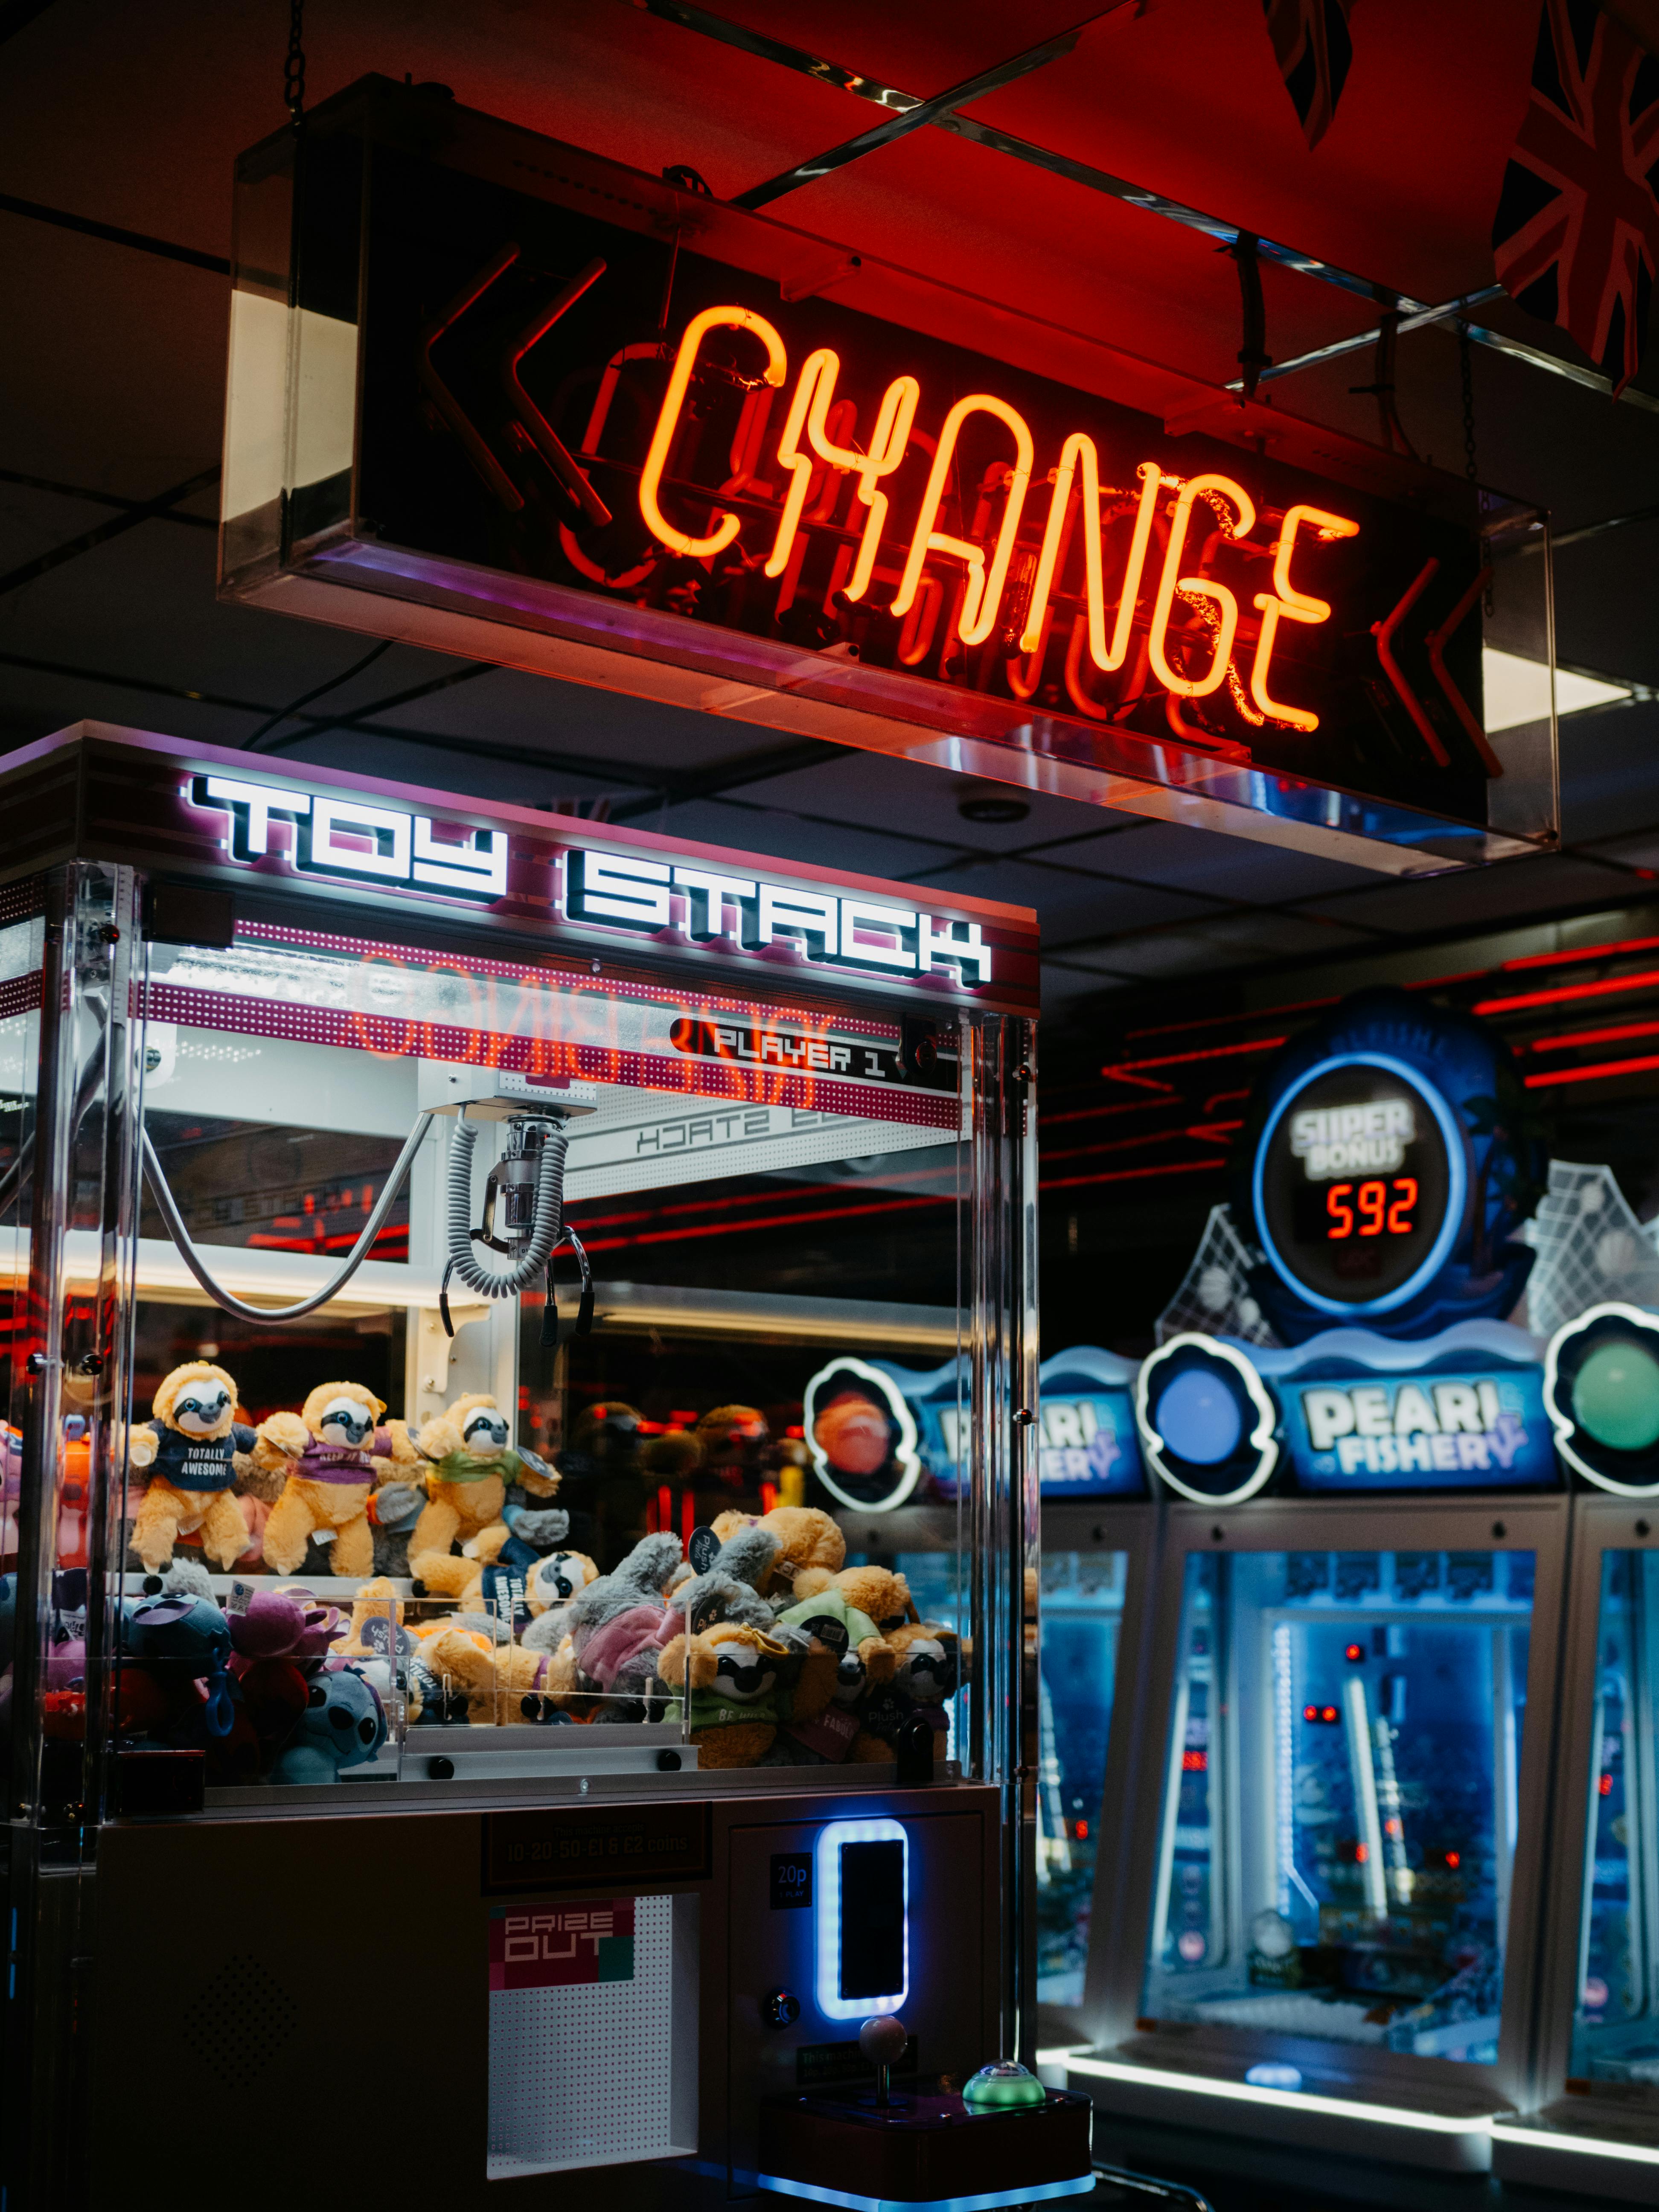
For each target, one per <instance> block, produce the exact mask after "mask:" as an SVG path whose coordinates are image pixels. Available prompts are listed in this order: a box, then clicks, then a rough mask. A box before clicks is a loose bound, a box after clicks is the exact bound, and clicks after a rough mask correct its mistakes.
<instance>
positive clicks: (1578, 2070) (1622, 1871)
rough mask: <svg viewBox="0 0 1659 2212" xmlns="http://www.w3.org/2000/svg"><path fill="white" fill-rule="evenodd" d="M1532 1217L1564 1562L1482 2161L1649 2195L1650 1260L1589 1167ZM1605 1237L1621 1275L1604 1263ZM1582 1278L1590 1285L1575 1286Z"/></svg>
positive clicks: (1655, 2114)
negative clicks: (1542, 1811)
mask: <svg viewBox="0 0 1659 2212" xmlns="http://www.w3.org/2000/svg"><path fill="white" fill-rule="evenodd" d="M1541 1227H1542V1230H1543V1239H1542V1242H1543V1243H1544V1250H1543V1252H1542V1253H1541V1264H1544V1262H1545V1261H1549V1262H1552V1263H1553V1265H1552V1267H1551V1273H1552V1278H1553V1280H1555V1281H1556V1282H1558V1283H1560V1284H1561V1285H1564V1286H1567V1287H1568V1288H1569V1290H1570V1295H1569V1296H1568V1297H1567V1298H1566V1299H1565V1301H1560V1302H1558V1304H1559V1305H1560V1306H1561V1308H1562V1310H1563V1317H1562V1318H1561V1320H1560V1322H1559V1326H1558V1327H1557V1328H1556V1329H1555V1331H1554V1333H1553V1336H1552V1338H1551V1340H1550V1342H1549V1346H1548V1349H1547V1353H1546V1356H1545V1361H1544V1390H1545V1398H1546V1404H1547V1409H1548V1412H1549V1414H1550V1419H1551V1421H1552V1423H1553V1426H1554V1429H1555V1435H1556V1449H1557V1451H1558V1453H1559V1456H1560V1459H1561V1461H1562V1463H1563V1466H1564V1468H1565V1470H1566V1471H1567V1473H1568V1474H1569V1476H1570V1479H1571V1480H1572V1482H1573V1485H1574V1488H1575V1495H1574V1498H1573V1500H1572V1519H1573V1531H1572V1569H1571V1583H1570V1586H1569V1590H1568V1598H1567V1623H1566V1633H1565V1638H1564V1644H1565V1657H1564V1662H1563V1674H1562V1684H1561V1694H1560V1715H1561V1718H1560V1724H1559V1726H1560V1733H1559V1753H1558V1758H1557V1778H1556V1793H1555V1806H1554V1817H1553V1838H1552V1873H1551V1878H1550V1883H1549V1889H1548V1893H1547V1899H1546V1900H1545V1913H1544V1921H1543V1941H1542V1959H1541V1977H1540V1978H1541V1993H1540V2002H1539V2009H1538V2020H1539V2035H1538V2045H1537V2049H1536V2051H1535V2054H1534V2073H1533V2081H1532V2094H1531V2098H1530V2099H1529V2100H1528V2112H1527V2113H1526V2115H1525V2117H1523V2118H1516V2119H1510V2118H1504V2119H1503V2120H1501V2121H1500V2122H1499V2123H1498V2124H1496V2125H1495V2126H1494V2128H1493V2130H1492V2133H1493V2138H1494V2140H1493V2146H1492V2165H1493V2168H1494V2170H1495V2171H1496V2172H1498V2174H1500V2175H1501V2176H1502V2177H1503V2178H1504V2179H1505V2180H1509V2181H1515V2182H1518V2183H1523V2184H1527V2185H1533V2186H1543V2187H1549V2188H1553V2189H1555V2190H1558V2191H1562V2192H1563V2193H1565V2194H1567V2195H1570V2196H1573V2197H1578V2198H1582V2199H1584V2200H1589V2199H1592V2198H1594V2199H1610V2200H1613V2201H1616V2202H1624V2203H1639V2204H1650V2203H1653V2202H1654V2201H1655V2199H1656V2197H1659V1847H1656V1834H1659V1826H1656V1824H1659V1315H1656V1311H1655V1306H1656V1304H1659V1298H1656V1291H1659V1270H1656V1269H1655V1267H1654V1265H1653V1261H1652V1259H1651V1256H1650V1254H1651V1246H1650V1243H1649V1242H1648V1240H1647V1238H1646V1237H1645V1235H1644V1234H1643V1233H1642V1231H1641V1227H1640V1225H1639V1224H1638V1223H1637V1221H1636V1220H1635V1218H1634V1216H1633V1215H1632V1214H1631V1213H1630V1212H1629V1210H1628V1208H1627V1207H1626V1202H1625V1200H1624V1199H1623V1197H1622V1195H1621V1194H1620V1192H1619V1190H1618V1187H1617V1185H1616V1183H1615V1182H1613V1177H1612V1176H1611V1175H1610V1174H1609V1173H1608V1172H1607V1170H1605V1169H1596V1168H1586V1167H1579V1166H1577V1165H1569V1164H1565V1163H1557V1164H1555V1165H1554V1167H1553V1171H1552V1176H1551V1191H1550V1195H1549V1198H1548V1199H1547V1200H1546V1203H1545V1206H1544V1207H1543V1208H1542V1209H1541ZM1610 1239H1613V1240H1620V1241H1617V1242H1610V1241H1609V1240H1610ZM1586 1244H1588V1245H1589V1247H1590V1249H1589V1250H1588V1251H1586V1250H1584V1249H1583V1247H1584V1246H1585V1245H1586ZM1575 1247H1577V1248H1578V1249H1574V1248H1575ZM1615 1253H1616V1254H1618V1255H1620V1257H1621V1258H1622V1259H1623V1261H1625V1263H1626V1264H1625V1267H1624V1269H1623V1270H1622V1272H1623V1273H1624V1274H1625V1279H1624V1280H1623V1281H1619V1280H1612V1281H1609V1280H1607V1279H1605V1265H1606V1262H1607V1261H1608V1260H1609V1258H1611V1257H1612V1256H1613V1255H1614V1254H1615ZM1587 1263H1588V1264H1587ZM1598 1275H1600V1276H1601V1277H1602V1278H1603V1279H1601V1280H1598V1279H1597V1278H1598ZM1587 1287H1589V1288H1591V1289H1592V1290H1593V1291H1594V1292H1595V1293H1601V1294H1600V1295H1593V1296H1592V1297H1591V1298H1590V1299H1589V1302H1588V1303H1585V1302H1584V1294H1585V1291H1586V1288H1587ZM1608 1291H1611V1292H1613V1293H1614V1295H1613V1296H1607V1295H1605V1293H1607V1292H1608Z"/></svg>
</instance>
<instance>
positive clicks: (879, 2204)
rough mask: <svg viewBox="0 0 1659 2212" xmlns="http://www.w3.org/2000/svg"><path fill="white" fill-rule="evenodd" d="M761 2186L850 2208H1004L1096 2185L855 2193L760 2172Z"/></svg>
mask: <svg viewBox="0 0 1659 2212" xmlns="http://www.w3.org/2000/svg"><path fill="white" fill-rule="evenodd" d="M755 2184H756V2186H757V2188H760V2189H775V2190H776V2191H777V2192H778V2194H779V2196H781V2197H810V2198H811V2201H812V2203H815V2204H839V2205H842V2206H844V2207H845V2208H846V2212H1000V2208H1001V2207H1003V2206H1005V2205H1011V2204H1046V2203H1050V2202H1052V2200H1053V2199H1054V2197H1087V2196H1089V2195H1090V2194H1091V2192H1092V2191H1093V2189H1094V2186H1095V2177H1094V2175H1093V2174H1092V2173H1080V2174H1079V2175H1078V2177H1077V2179H1075V2180H1074V2181H1039V2182H1036V2183H1033V2184H1031V2185H1028V2186H1027V2187H1026V2188H1024V2189H993V2190H991V2191H988V2192H987V2194H986V2195H985V2196H983V2197H855V2196H854V2194H853V2192H852V2191H851V2190H850V2189H823V2188H820V2187H819V2185H818V2184H817V2182H815V2181H786V2180H784V2179H782V2177H781V2175H779V2174H775V2173H757V2175H756V2176H755Z"/></svg>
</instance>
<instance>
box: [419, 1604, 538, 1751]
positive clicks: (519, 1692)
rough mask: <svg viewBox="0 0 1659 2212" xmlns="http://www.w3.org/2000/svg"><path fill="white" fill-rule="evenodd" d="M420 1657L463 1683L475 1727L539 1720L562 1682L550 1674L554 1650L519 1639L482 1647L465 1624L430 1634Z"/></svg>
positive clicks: (434, 1670)
mask: <svg viewBox="0 0 1659 2212" xmlns="http://www.w3.org/2000/svg"><path fill="white" fill-rule="evenodd" d="M421 1656H422V1661H423V1662H424V1663H425V1665H426V1666H427V1668H428V1669H429V1670H430V1671H431V1672H432V1673H433V1674H435V1675H436V1676H439V1677H440V1678H441V1677H444V1676H447V1677H448V1678H449V1680H451V1681H453V1682H454V1683H455V1684H457V1685H458V1686H459V1688H460V1690H461V1692H463V1694H464V1695H465V1699H466V1701H467V1718H468V1719H469V1720H470V1721H471V1723H472V1724H473V1725H474V1727H485V1728H500V1727H501V1726H503V1725H506V1724H508V1723H513V1722H520V1723H521V1722H524V1721H527V1720H534V1719H539V1718H540V1717H541V1707H542V1705H543V1704H544V1701H545V1700H546V1699H547V1698H548V1697H549V1694H550V1692H551V1691H552V1690H553V1689H554V1688H556V1687H558V1686H560V1685H559V1684H558V1683H556V1682H554V1681H551V1680H550V1679H549V1678H550V1674H552V1671H553V1667H554V1661H553V1656H552V1655H550V1653H548V1652H545V1651H529V1650H526V1649H525V1648H524V1646H523V1645H522V1644H495V1645H494V1646H492V1647H489V1648H484V1647H482V1646H481V1645H480V1644H479V1643H477V1641H475V1639H474V1638H472V1637H471V1635H469V1634H468V1633H467V1632H465V1630H463V1629H456V1628H446V1629H444V1630H442V1631H441V1632H440V1633H439V1634H438V1635H436V1636H435V1637H432V1638H429V1639H428V1642H427V1643H426V1644H425V1645H424V1646H423V1647H422V1653H421Z"/></svg>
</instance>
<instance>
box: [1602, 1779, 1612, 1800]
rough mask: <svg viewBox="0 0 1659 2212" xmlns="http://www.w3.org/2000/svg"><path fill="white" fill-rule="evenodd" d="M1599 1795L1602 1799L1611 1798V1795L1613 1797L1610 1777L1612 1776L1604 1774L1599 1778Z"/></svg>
mask: <svg viewBox="0 0 1659 2212" xmlns="http://www.w3.org/2000/svg"><path fill="white" fill-rule="evenodd" d="M1601 1795H1602V1796H1604V1797H1611V1796H1612V1795H1613V1777H1612V1775H1610V1774H1604V1775H1603V1776H1602V1777H1601Z"/></svg>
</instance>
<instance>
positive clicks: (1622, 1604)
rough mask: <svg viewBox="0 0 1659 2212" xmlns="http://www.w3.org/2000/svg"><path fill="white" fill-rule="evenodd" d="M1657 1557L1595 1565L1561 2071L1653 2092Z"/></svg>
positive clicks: (1658, 1922) (1656, 2079) (1658, 1872)
mask: <svg viewBox="0 0 1659 2212" xmlns="http://www.w3.org/2000/svg"><path fill="white" fill-rule="evenodd" d="M1656 1708H1659V1559H1654V1558H1653V1557H1652V1556H1651V1555H1650V1554H1649V1553H1645V1552H1633V1551H1632V1552H1626V1551H1609V1552H1607V1553H1604V1554H1603V1556H1602V1561H1601V1616H1600V1622H1599V1627H1598V1632H1597V1649H1596V1668H1595V1735H1594V1737H1593V1740H1592V1741H1593V1745H1594V1753H1595V1755H1594V1758H1593V1759H1592V1762H1591V1766H1590V1798H1589V1808H1588V1811H1589V1850H1588V1852H1587V1853H1586V1857H1587V1860H1588V1861H1589V1864H1588V1865H1587V1868H1586V1877H1585V1883H1584V1900H1583V1923H1582V1930H1581V1934H1580V1939H1579V1972H1578V2000H1577V2008H1576V2010H1575V2013H1574V2016H1573V2033H1572V2060H1571V2069H1570V2072H1571V2075H1572V2076H1573V2077H1576V2078H1577V2080H1579V2081H1587V2082H1595V2083H1596V2084H1598V2085H1601V2084H1607V2085H1613V2084H1618V2085H1622V2086H1624V2087H1631V2088H1635V2087H1640V2088H1644V2089H1647V2090H1649V2091H1651V2090H1652V2089H1654V2088H1656V2087H1659V2025H1656V2015H1659V1946H1656V1929H1659V1912H1656V1904H1659V1863H1656V1860H1655V1856H1654V1838H1653V1826H1654V1815H1655V1808H1656V1801H1655V1765H1656V1760H1655V1733H1654V1731H1655V1723H1656Z"/></svg>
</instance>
